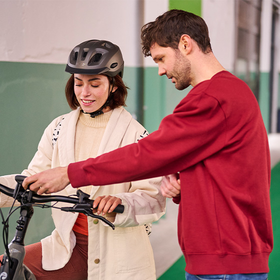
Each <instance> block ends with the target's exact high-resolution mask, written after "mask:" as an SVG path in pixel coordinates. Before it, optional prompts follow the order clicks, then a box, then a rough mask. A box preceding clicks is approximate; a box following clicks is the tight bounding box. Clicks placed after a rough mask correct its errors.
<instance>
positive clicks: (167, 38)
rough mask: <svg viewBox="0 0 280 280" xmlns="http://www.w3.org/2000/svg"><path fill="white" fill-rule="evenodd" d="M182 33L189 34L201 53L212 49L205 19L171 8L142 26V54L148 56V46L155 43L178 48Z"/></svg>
mask: <svg viewBox="0 0 280 280" xmlns="http://www.w3.org/2000/svg"><path fill="white" fill-rule="evenodd" d="M184 34H187V35H189V36H190V37H191V38H192V39H193V40H194V41H195V42H196V43H197V45H198V47H199V48H200V49H201V51H202V52H203V53H208V52H211V51H212V47H211V44H210V38H209V32H208V27H207V25H206V23H205V21H204V20H203V19H202V18H201V17H199V16H197V15H195V14H192V13H189V12H186V11H183V10H176V9H173V10H170V11H167V12H165V13H164V14H163V15H161V16H159V17H157V18H156V20H155V21H153V22H149V23H147V24H145V25H144V26H143V27H142V29H141V40H142V52H143V54H144V56H150V55H151V53H150V48H151V46H152V45H153V44H155V43H157V44H158V45H159V46H161V47H171V48H173V49H178V45H179V41H180V39H181V36H182V35H184Z"/></svg>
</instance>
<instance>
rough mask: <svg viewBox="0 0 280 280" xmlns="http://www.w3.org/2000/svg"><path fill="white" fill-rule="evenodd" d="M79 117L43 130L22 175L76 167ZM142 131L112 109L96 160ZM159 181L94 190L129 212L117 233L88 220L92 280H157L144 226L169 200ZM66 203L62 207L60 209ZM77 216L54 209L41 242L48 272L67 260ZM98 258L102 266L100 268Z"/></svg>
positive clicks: (68, 191)
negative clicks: (50, 226) (117, 201)
mask: <svg viewBox="0 0 280 280" xmlns="http://www.w3.org/2000/svg"><path fill="white" fill-rule="evenodd" d="M78 116H79V109H78V110H75V111H72V112H70V113H69V114H66V115H63V116H60V117H58V118H56V119H55V120H53V121H52V123H51V124H50V125H49V126H48V127H47V128H46V129H45V132H44V134H43V136H42V138H41V141H40V143H39V146H38V151H37V152H36V154H35V156H34V158H33V159H32V161H31V163H30V164H29V166H28V169H27V170H24V171H23V174H25V175H27V176H28V175H31V174H35V173H38V172H40V171H43V170H45V169H48V168H53V167H57V166H67V165H68V164H69V163H71V162H74V139H75V128H76V123H77V120H78ZM59 123H61V125H58V124H59ZM56 130H59V135H58V138H57V140H55V138H56V137H57V136H56V134H57V133H54V132H55V131H56ZM144 132H145V129H144V128H143V127H142V126H141V125H140V124H139V123H138V122H137V121H135V120H134V119H133V118H132V116H131V115H130V114H129V113H128V112H127V111H126V110H125V109H124V108H117V109H115V110H113V112H112V115H111V117H110V120H109V122H108V124H107V127H106V130H105V132H104V136H103V138H102V141H101V144H100V147H99V151H98V155H101V154H103V153H105V152H109V151H111V150H114V149H116V148H118V147H122V146H125V145H128V144H130V143H134V142H137V141H138V140H139V139H141V137H142V136H143V135H144V134H145V133H144ZM53 134H55V135H53ZM159 181H160V180H159V179H157V180H153V181H148V180H143V181H137V182H133V183H123V184H114V185H108V186H93V187H92V191H91V198H92V199H94V198H95V197H97V196H100V195H104V194H113V195H115V196H118V197H120V198H121V199H122V204H123V205H124V206H125V210H124V213H123V214H117V215H116V219H115V222H114V224H115V226H116V229H115V230H112V229H111V228H110V227H108V226H107V225H105V224H104V223H102V222H101V221H99V222H98V223H96V222H94V221H93V220H94V219H93V218H91V217H89V218H88V230H89V239H88V240H89V245H88V279H92V280H95V279H100V280H101V279H102V280H103V279H104V280H111V279H117V280H124V279H127V280H128V279H129V280H131V279H135V280H137V279H139V280H140V279H141V280H143V279H145V280H148V279H156V276H155V264H154V258H153V252H152V248H151V245H150V242H149V238H148V235H147V233H146V230H145V226H144V224H147V223H152V222H154V221H156V220H158V219H159V218H160V217H161V216H162V215H163V214H164V212H165V199H164V198H163V197H162V196H161V194H160V191H159ZM0 182H1V183H3V184H8V185H9V186H12V185H14V180H13V176H7V177H6V176H5V177H2V178H0ZM76 191H77V189H74V188H72V186H70V185H69V186H67V187H66V188H65V189H64V190H63V191H61V192H59V194H61V195H72V194H75V193H76ZM56 194H57V193H56ZM9 201H10V200H9V199H8V198H7V196H5V195H3V194H2V195H0V206H1V207H3V206H8V205H9V204H10V202H9ZM63 204H64V203H59V205H57V206H62V205H63ZM67 206H69V204H68V205H67ZM77 216H78V214H77V213H75V214H73V213H67V212H62V211H60V210H57V209H52V218H53V221H54V224H55V230H54V231H53V232H52V234H51V235H50V236H48V237H46V238H44V239H42V240H41V242H42V248H43V252H42V253H43V259H42V263H43V268H44V269H45V270H55V269H59V268H62V267H63V266H64V265H65V264H66V263H67V262H68V261H69V258H70V256H71V253H72V250H73V248H74V246H75V242H76V239H75V235H74V233H73V231H72V228H73V225H74V223H75V221H76V219H77ZM97 259H98V260H100V261H99V263H97V264H96V263H95V260H97Z"/></svg>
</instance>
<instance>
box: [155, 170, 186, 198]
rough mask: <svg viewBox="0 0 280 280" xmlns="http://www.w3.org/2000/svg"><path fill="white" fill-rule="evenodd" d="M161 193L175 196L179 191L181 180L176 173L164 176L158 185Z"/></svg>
mask: <svg viewBox="0 0 280 280" xmlns="http://www.w3.org/2000/svg"><path fill="white" fill-rule="evenodd" d="M160 189H161V193H162V195H163V196H165V197H168V198H173V197H177V196H179V195H180V193H181V182H180V179H179V178H178V174H171V175H168V176H164V177H163V179H162V182H161V185H160Z"/></svg>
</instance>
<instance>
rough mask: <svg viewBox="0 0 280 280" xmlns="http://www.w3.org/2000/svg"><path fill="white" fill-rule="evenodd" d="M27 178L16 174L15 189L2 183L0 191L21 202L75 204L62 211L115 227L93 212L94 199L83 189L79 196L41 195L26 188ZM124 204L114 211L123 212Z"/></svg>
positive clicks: (78, 191)
mask: <svg viewBox="0 0 280 280" xmlns="http://www.w3.org/2000/svg"><path fill="white" fill-rule="evenodd" d="M25 178H26V176H23V175H16V176H15V180H16V181H17V186H16V188H15V189H12V188H9V187H7V186H4V185H2V184H0V192H2V193H4V194H5V195H7V196H10V197H13V198H14V199H16V200H17V201H18V202H20V203H21V204H27V203H31V204H36V203H47V202H66V203H71V204H74V206H72V207H61V208H60V209H61V210H62V211H66V212H78V213H83V214H85V215H88V216H91V217H94V218H98V219H100V220H102V221H104V222H105V223H106V224H108V225H110V226H111V227H112V228H113V229H114V225H113V224H111V223H110V222H109V221H107V220H106V219H105V218H104V217H102V216H99V215H95V214H93V213H92V209H93V203H94V200H92V199H89V195H88V194H86V193H84V192H83V191H81V190H77V198H76V197H69V196H63V195H39V194H37V193H35V192H33V191H31V190H29V189H27V190H25V189H24V188H23V187H22V182H23V180H24V179H25ZM123 211H124V206H123V205H121V204H119V205H118V206H117V207H116V208H115V209H114V211H113V212H115V213H123Z"/></svg>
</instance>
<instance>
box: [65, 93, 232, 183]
mask: <svg viewBox="0 0 280 280" xmlns="http://www.w3.org/2000/svg"><path fill="white" fill-rule="evenodd" d="M189 95H190V94H189ZM189 95H188V96H187V97H185V100H183V101H182V102H181V103H180V104H179V105H178V106H177V107H176V108H175V110H174V112H173V114H171V115H168V116H167V117H165V118H164V119H163V120H162V122H161V124H160V127H159V129H158V130H157V131H155V132H153V133H151V134H150V135H149V136H147V137H146V138H144V139H142V140H141V141H139V142H138V143H135V144H131V145H128V146H125V147H122V148H119V149H117V150H114V151H112V152H109V153H106V154H103V155H101V156H99V157H97V158H90V159H88V160H86V161H81V162H77V163H72V164H70V165H69V166H68V176H69V179H70V182H71V184H72V186H73V187H80V186H84V185H89V184H94V185H105V184H112V183H120V182H130V181H134V180H141V179H147V178H152V177H158V176H163V175H168V174H172V173H176V172H180V171H182V170H184V169H186V168H188V167H190V166H192V165H194V164H196V163H197V162H199V161H201V160H203V159H205V158H207V157H208V156H210V155H212V154H214V153H215V152H216V151H218V150H220V149H221V148H222V147H223V146H224V145H225V134H226V132H225V131H226V129H225V128H226V118H225V115H224V112H223V110H222V109H221V106H220V104H219V102H218V101H217V100H216V99H215V98H213V97H211V96H208V95H206V94H192V96H191V97H190V96H189Z"/></svg>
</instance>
